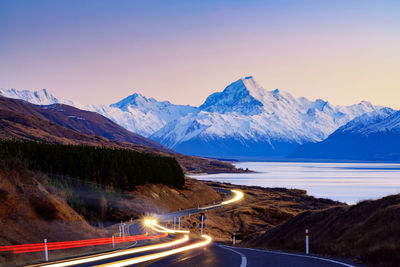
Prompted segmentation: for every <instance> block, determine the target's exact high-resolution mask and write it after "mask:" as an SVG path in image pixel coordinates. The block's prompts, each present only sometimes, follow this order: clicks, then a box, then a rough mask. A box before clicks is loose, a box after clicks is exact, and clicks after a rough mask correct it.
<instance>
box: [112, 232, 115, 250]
mask: <svg viewBox="0 0 400 267" xmlns="http://www.w3.org/2000/svg"><path fill="white" fill-rule="evenodd" d="M112 244H113V248H115V243H114V235H113V236H112Z"/></svg>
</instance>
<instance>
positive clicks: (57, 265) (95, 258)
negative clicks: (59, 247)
mask: <svg viewBox="0 0 400 267" xmlns="http://www.w3.org/2000/svg"><path fill="white" fill-rule="evenodd" d="M164 234H165V235H164V236H167V234H166V233H164ZM188 240H189V236H187V235H185V236H184V237H183V238H180V239H178V240H175V241H172V242H166V243H161V244H156V245H150V246H144V247H138V248H131V249H125V250H122V251H115V252H110V253H103V254H101V255H98V256H93V257H84V258H79V259H75V260H66V261H62V262H55V263H50V264H47V265H34V266H46V267H63V266H72V265H77V264H83V263H89V262H94V261H99V260H105V259H110V258H113V257H118V256H124V255H129V254H134V253H139V252H144V251H149V250H155V249H162V248H169V247H173V246H176V245H179V244H181V243H184V242H186V241H188Z"/></svg>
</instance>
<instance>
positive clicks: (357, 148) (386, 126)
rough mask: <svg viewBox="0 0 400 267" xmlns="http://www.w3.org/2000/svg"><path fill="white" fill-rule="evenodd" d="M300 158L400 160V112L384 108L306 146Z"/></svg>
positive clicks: (301, 147)
mask: <svg viewBox="0 0 400 267" xmlns="http://www.w3.org/2000/svg"><path fill="white" fill-rule="evenodd" d="M292 157H296V158H313V159H351V160H383V161H393V160H396V161H398V160H400V111H394V110H392V109H390V108H382V109H381V110H379V111H374V112H370V113H366V114H363V115H361V116H359V117H357V118H355V119H354V120H352V121H350V122H348V123H347V124H346V125H344V126H342V127H340V128H339V129H337V130H336V131H335V132H334V133H332V134H331V135H330V136H329V137H328V138H327V139H325V140H323V141H321V142H318V143H309V144H304V145H302V146H300V147H298V148H297V150H296V152H295V153H294V154H293V155H292Z"/></svg>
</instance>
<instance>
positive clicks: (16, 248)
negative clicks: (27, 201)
mask: <svg viewBox="0 0 400 267" xmlns="http://www.w3.org/2000/svg"><path fill="white" fill-rule="evenodd" d="M151 238H154V237H152V236H148V233H146V234H144V235H136V236H127V237H114V243H115V244H117V243H126V242H131V241H138V240H144V239H151ZM112 242H113V239H112V238H111V237H105V238H97V239H84V240H74V241H63V242H48V243H47V250H57V249H67V248H77V247H87V246H98V245H107V244H111V243H112ZM44 247H45V243H35V244H22V245H13V246H1V247H0V251H13V253H16V254H17V253H27V252H38V251H44Z"/></svg>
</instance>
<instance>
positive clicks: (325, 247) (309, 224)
mask: <svg viewBox="0 0 400 267" xmlns="http://www.w3.org/2000/svg"><path fill="white" fill-rule="evenodd" d="M399 222H400V194H399V195H393V196H388V197H385V198H382V199H379V200H376V201H370V200H369V201H363V202H360V203H358V204H357V205H354V206H349V207H336V208H330V209H326V210H322V211H308V212H304V213H301V214H299V215H297V216H296V217H294V218H292V219H290V220H289V221H288V222H286V223H285V224H283V225H281V226H279V227H276V228H275V229H272V230H271V231H269V232H266V233H265V234H261V235H259V234H254V235H253V236H251V237H249V238H248V239H246V240H245V241H244V242H243V243H244V245H249V246H255V247H265V248H269V249H279V250H290V251H300V252H303V251H304V250H305V244H304V230H305V229H309V231H310V250H311V252H313V253H317V254H323V255H333V256H341V257H346V258H352V259H353V260H354V261H356V262H364V263H367V264H369V265H371V266H398V265H397V264H398V262H399V261H400V223H399Z"/></svg>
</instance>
